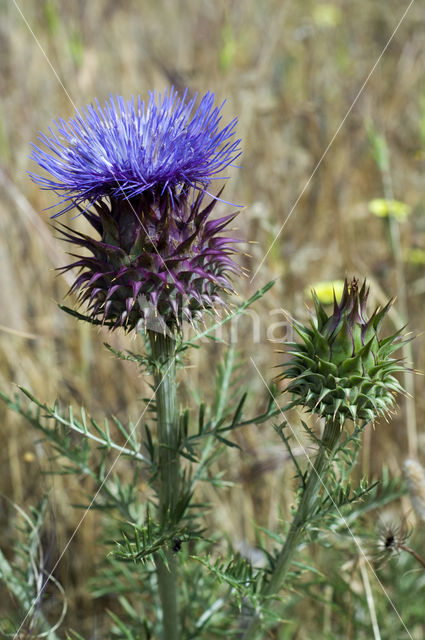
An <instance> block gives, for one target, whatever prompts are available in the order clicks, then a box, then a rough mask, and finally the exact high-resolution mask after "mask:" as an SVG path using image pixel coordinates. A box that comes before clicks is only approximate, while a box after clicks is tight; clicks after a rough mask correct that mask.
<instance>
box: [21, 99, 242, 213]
mask: <svg viewBox="0 0 425 640" xmlns="http://www.w3.org/2000/svg"><path fill="white" fill-rule="evenodd" d="M186 98H187V90H186V91H185V93H184V95H183V96H182V97H181V98H179V97H178V94H177V92H176V91H175V90H174V89H171V90H170V91H169V92H167V91H165V93H164V96H163V98H161V95H159V96H158V98H157V96H156V94H155V92H154V93H151V94H150V99H149V103H148V104H147V106H146V105H145V103H144V102H143V101H142V99H141V97H140V96H138V97H137V99H134V97H132V98H131V99H130V100H128V101H127V102H126V101H125V100H124V98H122V97H121V96H116V97H115V98H114V97H112V96H111V98H110V100H109V102H105V106H104V108H103V109H102V107H101V106H100V104H99V102H98V101H97V100H96V102H95V105H93V104H90V105H88V106H87V107H86V108H85V109H82V110H81V111H77V113H76V117H74V118H71V119H70V120H69V121H68V122H66V121H65V120H62V119H60V120H58V121H57V122H55V124H56V127H57V130H58V133H55V132H54V131H53V130H52V129H51V128H49V131H50V134H51V136H50V137H48V136H45V135H44V134H43V133H40V136H39V139H40V140H41V142H43V143H44V145H45V146H46V147H47V149H48V150H47V151H45V150H43V149H40V148H39V147H37V146H36V145H33V152H32V155H31V157H32V159H33V160H35V162H37V163H38V164H39V165H40V166H41V167H42V168H43V169H45V170H46V171H47V172H48V173H50V175H51V176H52V177H49V178H46V177H43V176H39V175H37V174H33V173H31V174H30V175H31V177H32V179H33V180H34V182H36V183H37V184H39V185H40V186H41V187H42V188H43V189H50V190H52V191H54V192H55V193H56V194H57V195H59V196H61V197H62V198H63V201H62V203H63V204H66V206H65V208H64V209H63V210H62V211H61V212H60V213H63V212H64V211H67V210H68V209H72V208H73V207H74V206H75V205H76V204H82V203H86V202H87V201H88V203H89V205H90V204H92V203H93V202H96V201H97V200H98V199H99V198H102V197H106V196H112V197H118V198H124V197H128V198H132V197H133V196H136V195H139V194H141V193H143V192H144V191H150V190H155V192H156V193H159V192H163V191H168V193H169V194H170V195H171V197H173V196H174V192H175V190H176V189H179V188H180V187H181V185H186V186H187V185H190V186H192V187H194V188H195V189H201V190H205V189H206V188H207V187H208V185H209V184H210V182H211V180H213V179H215V178H216V176H217V175H218V174H220V173H221V172H222V171H223V170H224V169H225V168H226V167H228V166H229V165H231V164H232V163H233V162H234V160H235V159H236V158H237V157H238V156H239V155H240V152H239V142H240V140H235V141H233V142H231V138H232V137H233V135H234V131H235V126H236V122H237V120H236V119H234V120H232V122H230V123H229V124H228V125H226V126H225V127H223V128H220V121H221V109H222V106H223V105H221V107H214V94H212V93H206V94H205V95H204V97H203V98H202V100H201V102H200V104H199V107H198V109H196V111H195V113H194V114H193V115H192V111H193V109H194V105H195V101H196V96H195V97H194V98H193V99H191V100H189V101H188V102H186ZM60 213H58V214H57V215H60Z"/></svg>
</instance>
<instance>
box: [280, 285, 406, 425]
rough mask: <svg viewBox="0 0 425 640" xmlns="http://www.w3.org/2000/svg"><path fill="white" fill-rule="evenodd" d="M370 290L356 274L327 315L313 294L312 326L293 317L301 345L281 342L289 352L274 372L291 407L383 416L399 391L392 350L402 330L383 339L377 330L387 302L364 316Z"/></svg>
mask: <svg viewBox="0 0 425 640" xmlns="http://www.w3.org/2000/svg"><path fill="white" fill-rule="evenodd" d="M368 294H369V289H368V288H367V286H366V281H364V283H363V285H362V286H361V287H359V283H358V280H356V279H355V278H354V279H353V280H352V281H351V282H348V281H347V280H346V281H345V283H344V289H343V292H342V298H341V301H340V302H337V300H336V298H335V299H334V308H333V313H332V314H331V315H328V314H327V313H326V311H325V308H324V307H323V305H322V304H321V302H320V301H319V299H318V297H317V295H316V294H315V292H313V300H314V306H315V316H316V317H315V318H314V319H313V320H312V322H311V327H305V326H303V325H302V324H300V323H299V322H296V321H294V323H293V326H294V328H295V331H296V332H297V333H298V335H299V336H300V338H301V343H293V342H289V343H286V347H287V352H288V353H289V354H290V355H291V356H292V357H291V359H290V360H289V361H288V362H286V363H285V364H284V365H283V372H282V374H281V375H280V376H279V377H280V378H285V379H288V380H289V384H288V387H287V389H288V391H290V392H292V394H293V401H292V403H291V406H295V405H299V406H302V407H305V408H307V409H309V410H310V411H312V412H314V413H316V414H318V415H319V416H321V417H324V418H327V417H332V418H333V419H335V418H339V419H340V421H341V423H342V422H343V421H344V420H346V419H351V420H353V421H354V422H357V421H361V422H370V421H373V420H374V419H375V418H376V417H378V416H379V415H385V414H386V413H387V412H389V411H390V410H391V408H392V407H393V405H394V402H395V395H396V394H397V393H398V392H402V391H403V389H402V387H401V385H400V383H399V382H398V380H397V379H396V378H395V376H394V373H396V372H397V371H401V370H403V368H404V367H403V364H402V362H401V361H400V360H397V359H394V358H392V357H391V356H392V354H393V353H394V352H395V351H397V349H399V348H400V346H401V345H402V344H403V338H401V337H400V333H401V330H400V331H398V332H396V333H395V334H393V335H391V336H389V337H387V338H384V339H382V338H381V337H380V328H381V324H382V321H383V319H384V317H385V316H386V314H387V313H388V311H389V309H390V306H391V304H392V301H390V302H388V304H387V305H386V306H385V307H384V308H383V309H379V308H378V309H376V310H375V311H374V313H373V314H372V316H371V317H370V319H368V318H367V316H366V302H367V298H368Z"/></svg>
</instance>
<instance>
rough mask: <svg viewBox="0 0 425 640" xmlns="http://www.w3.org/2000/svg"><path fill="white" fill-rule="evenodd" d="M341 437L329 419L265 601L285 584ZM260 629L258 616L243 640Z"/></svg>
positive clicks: (336, 424) (255, 635) (336, 422)
mask: <svg viewBox="0 0 425 640" xmlns="http://www.w3.org/2000/svg"><path fill="white" fill-rule="evenodd" d="M340 433H341V423H340V422H339V420H332V419H329V420H328V421H327V422H326V425H325V430H324V432H323V437H322V441H321V444H320V449H319V453H318V454H317V458H316V460H315V462H314V466H313V467H312V469H311V471H310V474H309V476H308V479H307V482H306V484H305V488H304V491H303V494H302V497H301V501H300V503H299V506H298V511H297V513H296V515H295V517H294V519H293V521H292V524H291V527H290V529H289V532H288V535H287V538H286V540H285V544H284V545H283V548H282V551H281V552H280V555H279V557H278V560H277V562H276V565H275V567H274V570H273V573H272V576H271V580H270V582H269V584H268V585H267V589H266V590H265V593H264V596H265V597H266V598H267V597H269V598H271V597H273V596H275V595H276V594H277V593H278V592H279V591H280V589H281V588H282V586H283V585H284V583H285V579H286V575H287V573H288V570H289V567H290V565H291V562H292V558H293V556H294V554H295V553H296V551H297V548H298V546H299V544H300V542H301V539H302V537H303V534H304V529H305V525H306V523H307V522H308V519H309V517H310V515H311V513H312V512H313V511H314V509H315V505H316V502H317V496H318V494H319V490H320V487H321V485H322V484H323V478H324V476H325V474H326V471H327V469H328V467H329V464H330V463H331V461H332V458H333V456H334V453H335V449H336V446H337V444H338V440H339V436H340ZM261 626H262V620H261V618H260V617H259V616H255V618H254V619H253V621H252V623H251V625H250V627H249V628H248V630H247V632H246V634H245V635H244V638H243V640H255V639H256V638H258V635H259V633H260V631H261V630H262V629H261Z"/></svg>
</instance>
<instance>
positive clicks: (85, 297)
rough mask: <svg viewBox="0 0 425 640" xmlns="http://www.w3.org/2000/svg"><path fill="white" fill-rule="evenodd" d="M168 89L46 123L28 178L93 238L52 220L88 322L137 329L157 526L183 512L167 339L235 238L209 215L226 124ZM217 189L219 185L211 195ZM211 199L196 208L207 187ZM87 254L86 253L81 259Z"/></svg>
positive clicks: (173, 588) (223, 271) (208, 296)
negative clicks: (148, 393) (151, 388)
mask: <svg viewBox="0 0 425 640" xmlns="http://www.w3.org/2000/svg"><path fill="white" fill-rule="evenodd" d="M195 102H196V97H195V98H192V99H189V98H188V93H187V92H186V93H185V94H184V95H183V96H182V97H179V96H178V95H177V93H176V91H175V90H173V89H171V90H169V91H166V92H165V93H164V95H163V96H162V97H161V95H156V94H155V93H153V94H151V96H150V99H149V102H148V103H147V104H145V103H144V102H143V101H142V99H141V97H140V96H138V97H137V98H136V99H134V98H131V99H130V100H128V101H127V102H126V101H125V100H124V99H123V98H122V97H119V96H117V97H116V98H113V97H111V99H110V101H109V102H107V103H106V104H105V106H104V107H102V106H101V105H100V104H99V102H96V103H95V104H91V105H88V106H87V107H86V109H83V110H82V111H80V112H77V113H76V115H75V117H74V118H71V119H70V120H69V121H68V122H66V121H64V120H59V121H58V122H56V123H55V124H56V129H57V132H54V131H53V130H52V129H50V136H45V135H44V134H41V135H40V140H41V142H42V143H43V145H44V146H43V148H40V147H39V146H34V150H33V156H32V157H33V159H34V160H35V161H36V162H37V163H38V164H39V165H40V166H41V167H42V168H43V169H45V170H46V171H47V172H48V174H49V176H48V177H45V176H40V175H37V174H32V178H33V180H34V181H35V182H37V183H38V184H39V185H40V186H41V187H42V188H43V189H49V190H52V191H54V192H55V193H56V194H57V195H58V196H60V197H61V198H62V200H61V202H60V206H61V210H60V212H59V213H58V214H56V215H57V216H58V215H61V214H63V213H65V212H66V211H69V210H70V209H76V210H78V211H79V212H80V214H81V215H82V216H83V217H84V218H85V219H86V220H87V221H88V222H89V223H90V225H91V227H92V228H93V230H94V232H96V234H97V237H93V236H92V235H87V234H85V233H82V232H79V231H76V230H74V229H72V228H70V227H69V226H66V225H62V226H61V229H60V230H61V234H62V237H63V238H64V239H65V240H66V241H67V242H68V243H69V244H70V245H71V246H72V247H73V248H75V249H74V250H76V251H78V250H81V249H83V250H84V251H83V252H82V253H81V254H78V253H77V254H73V255H74V258H76V259H75V260H74V261H73V262H72V263H70V264H69V265H66V266H64V267H63V270H71V269H72V270H73V269H78V270H79V275H78V277H77V278H76V280H75V282H74V284H73V286H72V287H71V292H78V297H79V302H80V303H81V305H84V306H85V309H86V313H87V318H88V319H89V320H91V321H92V322H93V321H100V322H101V323H102V324H106V325H107V326H109V327H110V328H112V329H115V328H117V327H124V328H125V329H126V330H128V331H130V330H136V331H141V330H143V331H144V332H145V334H146V336H147V338H148V342H149V347H150V354H149V357H150V361H149V370H150V372H151V373H153V375H154V382H155V396H156V414H157V423H158V455H157V459H156V460H155V464H156V465H157V470H158V479H157V481H156V488H157V495H158V505H157V511H158V521H159V525H160V529H161V531H162V532H164V531H166V530H167V529H170V528H172V527H175V526H177V525H178V524H179V522H180V520H181V519H182V517H183V514H184V511H185V508H186V506H187V502H188V499H189V497H190V494H189V495H187V494H188V487H187V486H183V484H182V482H181V473H180V453H179V447H180V444H181V443H180V439H181V432H180V429H179V408H178V404H177V397H176V342H177V339H178V334H179V333H180V331H181V324H182V321H183V320H188V321H190V322H194V321H196V320H198V319H202V315H203V314H204V313H205V312H211V311H212V310H213V309H215V308H216V307H217V306H220V305H221V306H222V305H224V304H225V302H224V294H225V293H227V292H228V291H229V290H230V289H231V283H230V280H229V275H230V274H232V273H237V272H238V271H239V268H238V267H237V265H236V263H235V262H234V261H233V259H232V254H233V253H235V244H236V242H237V240H236V239H234V238H231V237H226V236H223V235H222V231H223V230H224V229H225V227H226V226H227V225H228V223H229V222H230V221H231V220H232V219H233V217H234V214H230V215H227V216H225V217H222V218H218V219H214V220H211V219H210V215H211V213H212V211H213V209H214V206H215V204H216V202H217V197H218V196H217V197H215V196H214V195H212V194H211V193H210V192H209V188H210V186H211V184H212V181H213V180H215V179H216V178H217V177H218V176H219V174H222V172H223V170H224V169H226V168H227V167H229V166H230V165H232V164H233V163H234V161H235V159H236V158H237V156H238V154H239V142H240V141H239V140H234V139H233V138H234V130H235V125H236V120H233V121H231V122H230V123H229V124H227V125H226V126H222V125H221V118H222V115H221V107H217V106H214V95H213V94H210V93H207V94H206V95H204V97H203V98H202V99H201V101H200V103H199V106H198V107H197V108H196V109H195ZM220 193H221V192H220ZM207 194H208V196H210V200H211V202H210V203H209V204H205V202H204V201H205V199H206V195H207ZM87 254H88V255H87ZM154 559H155V565H156V569H157V576H158V589H159V595H160V599H161V603H162V625H163V637H164V639H165V640H171V638H173V639H174V640H178V638H179V636H180V622H179V615H178V602H177V575H176V562H175V557H174V552H173V550H172V549H168V550H166V551H165V552H162V553H161V554H159V553H156V554H154Z"/></svg>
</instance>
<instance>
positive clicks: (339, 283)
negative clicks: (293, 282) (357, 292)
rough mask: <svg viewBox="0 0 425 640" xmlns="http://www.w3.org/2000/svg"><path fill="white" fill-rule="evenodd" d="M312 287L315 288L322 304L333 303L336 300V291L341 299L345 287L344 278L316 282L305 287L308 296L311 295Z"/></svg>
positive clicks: (338, 298) (337, 296)
mask: <svg viewBox="0 0 425 640" xmlns="http://www.w3.org/2000/svg"><path fill="white" fill-rule="evenodd" d="M311 289H314V291H315V292H316V295H317V297H318V298H319V301H320V302H321V303H322V304H332V303H333V301H334V293H335V297H336V299H337V301H339V300H340V299H341V296H342V291H343V289H344V280H329V281H323V282H316V283H314V284H312V285H311V286H309V287H306V288H305V289H304V293H305V295H306V296H308V297H310V295H311Z"/></svg>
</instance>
